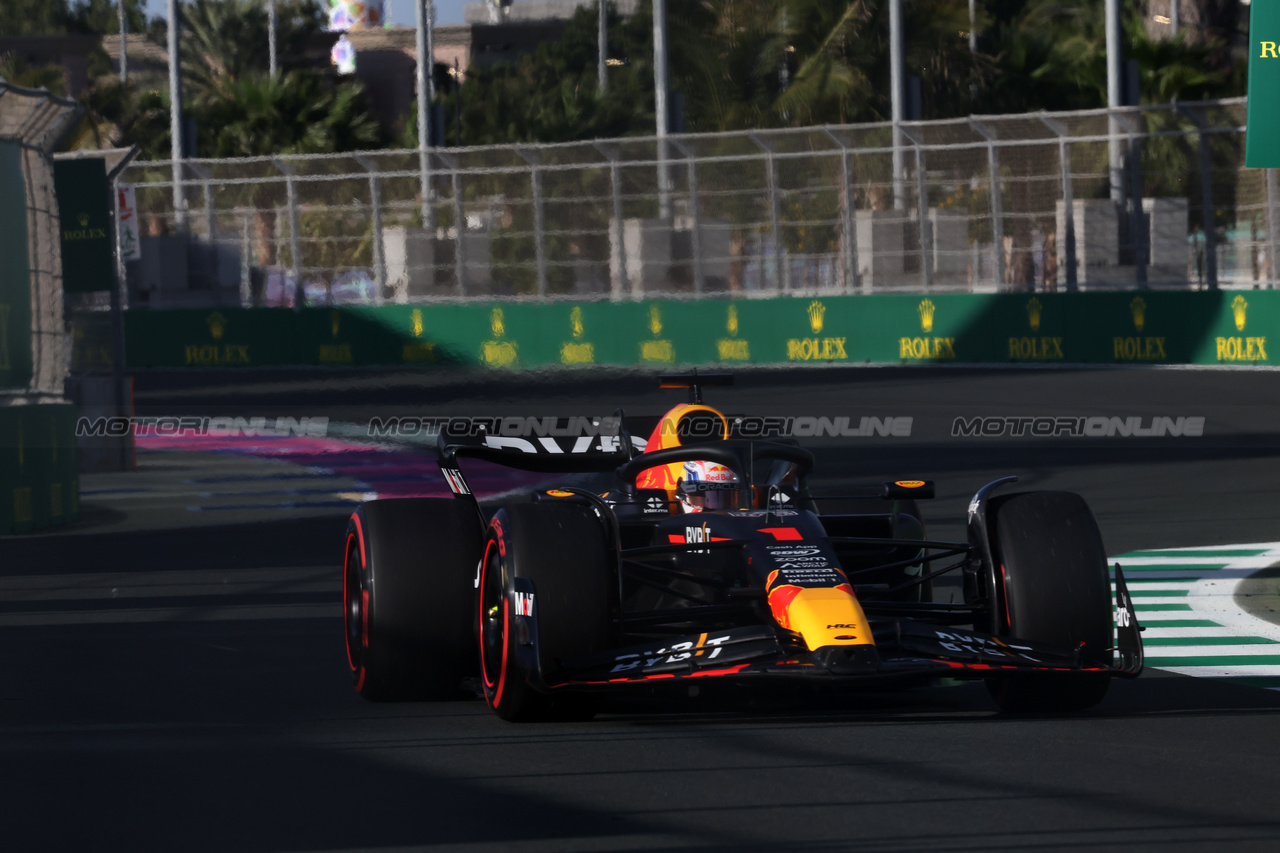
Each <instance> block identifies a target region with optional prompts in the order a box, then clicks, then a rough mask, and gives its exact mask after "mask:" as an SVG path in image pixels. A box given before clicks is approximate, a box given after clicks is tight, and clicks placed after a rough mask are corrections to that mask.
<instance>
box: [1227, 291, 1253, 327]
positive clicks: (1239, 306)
mask: <svg viewBox="0 0 1280 853" xmlns="http://www.w3.org/2000/svg"><path fill="white" fill-rule="evenodd" d="M1248 310H1249V303H1248V302H1245V301H1244V297H1243V296H1237V297H1236V298H1235V299H1232V300H1231V313H1232V314H1233V315H1234V316H1235V318H1236V331H1239V332H1243V331H1244V321H1245V312H1246V311H1248Z"/></svg>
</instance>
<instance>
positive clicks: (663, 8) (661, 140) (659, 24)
mask: <svg viewBox="0 0 1280 853" xmlns="http://www.w3.org/2000/svg"><path fill="white" fill-rule="evenodd" d="M667 91H668V82H667V0H653V109H654V112H655V113H656V115H655V119H656V124H657V133H658V218H659V219H661V220H662V221H663V222H670V221H671V172H670V165H669V164H668V162H667V159H668V157H667V131H668V127H669V120H670V116H669V115H668V114H667V110H668V106H667Z"/></svg>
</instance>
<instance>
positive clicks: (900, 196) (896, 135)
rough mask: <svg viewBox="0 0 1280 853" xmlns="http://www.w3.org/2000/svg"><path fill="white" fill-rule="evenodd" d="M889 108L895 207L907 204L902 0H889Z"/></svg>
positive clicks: (899, 207) (904, 206)
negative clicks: (903, 137)
mask: <svg viewBox="0 0 1280 853" xmlns="http://www.w3.org/2000/svg"><path fill="white" fill-rule="evenodd" d="M889 109H890V114H891V115H890V118H891V119H892V121H893V209H894V210H903V209H904V208H906V206H907V190H906V187H905V186H904V185H903V183H902V170H903V152H902V0H889Z"/></svg>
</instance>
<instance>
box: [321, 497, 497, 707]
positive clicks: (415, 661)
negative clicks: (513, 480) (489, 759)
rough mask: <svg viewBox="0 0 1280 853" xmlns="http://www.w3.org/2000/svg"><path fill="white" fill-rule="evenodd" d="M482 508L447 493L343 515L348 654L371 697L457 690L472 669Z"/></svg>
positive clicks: (408, 697) (358, 683) (434, 695)
mask: <svg viewBox="0 0 1280 853" xmlns="http://www.w3.org/2000/svg"><path fill="white" fill-rule="evenodd" d="M482 533H483V529H482V527H481V520H480V516H479V515H478V514H477V513H476V511H475V507H474V506H472V505H469V504H468V503H466V502H464V501H460V500H456V499H454V498H393V499H387V500H376V501H370V502H368V503H365V504H362V505H361V506H360V507H359V509H357V510H356V511H355V513H354V514H352V516H351V519H350V521H349V522H348V524H347V541H346V549H345V553H344V559H343V582H342V596H343V603H344V611H345V612H344V622H345V628H346V631H345V633H346V646H347V663H348V665H349V666H350V668H351V677H352V681H353V683H354V685H355V688H356V691H357V692H359V693H360V695H361V696H363V697H364V698H365V699H368V700H369V701H371V702H404V701H420V700H427V699H453V698H460V697H462V696H463V695H464V694H463V693H462V692H461V684H462V681H463V679H464V678H466V677H467V676H469V675H472V674H474V672H475V654H476V653H475V645H476V644H475V637H474V636H473V635H472V632H471V612H472V607H473V606H474V601H475V590H474V578H475V571H476V564H477V562H478V561H479V559H480V553H481V552H480V548H481V542H482V540H481V536H482Z"/></svg>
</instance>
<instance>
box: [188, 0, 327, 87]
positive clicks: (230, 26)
mask: <svg viewBox="0 0 1280 853" xmlns="http://www.w3.org/2000/svg"><path fill="white" fill-rule="evenodd" d="M321 15H322V11H321V8H320V5H319V3H318V2H316V0H292V2H280V3H279V4H277V9H276V23H277V27H276V45H277V48H276V50H277V55H278V57H279V59H280V67H281V69H283V70H294V69H298V68H301V67H303V66H304V65H305V63H306V59H305V57H304V51H303V46H304V44H305V42H306V40H307V39H308V38H309V37H310V36H311V35H313V34H315V33H317V32H319V31H320V29H321V26H322V18H321ZM182 22H183V32H182V80H183V97H184V99H191V100H194V101H196V102H204V101H211V100H217V99H219V98H225V97H226V96H227V95H228V94H229V93H230V92H231V91H232V90H233V89H234V87H235V85H236V83H237V82H238V81H240V80H241V79H243V78H245V77H246V76H247V75H251V74H265V73H266V72H267V70H268V65H269V57H270V51H269V47H268V44H269V42H268V40H269V38H270V35H269V30H268V22H267V12H266V9H265V7H264V6H263V4H262V3H261V0H195V2H193V3H189V4H187V5H185V6H184V7H183V11H182Z"/></svg>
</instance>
